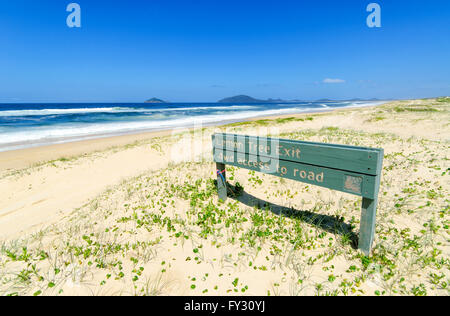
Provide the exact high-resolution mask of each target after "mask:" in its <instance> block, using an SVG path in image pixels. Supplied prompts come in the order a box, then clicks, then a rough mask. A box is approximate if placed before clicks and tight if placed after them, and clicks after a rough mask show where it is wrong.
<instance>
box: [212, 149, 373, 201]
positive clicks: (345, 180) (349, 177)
mask: <svg viewBox="0 0 450 316" xmlns="http://www.w3.org/2000/svg"><path fill="white" fill-rule="evenodd" d="M213 155H214V161H215V162H216V163H221V164H225V165H230V166H236V167H240V168H245V169H249V170H255V171H258V172H262V173H266V174H272V175H275V176H278V177H282V178H287V179H292V180H296V181H300V182H304V183H308V184H312V185H317V186H321V187H325V188H329V189H333V190H337V191H342V192H346V193H350V194H354V195H357V196H363V197H366V198H371V199H373V198H375V196H374V194H375V191H376V190H375V189H376V178H377V177H376V176H372V175H367V174H361V173H355V172H350V171H343V170H338V169H333V168H326V167H320V166H314V165H310V164H305V163H300V162H294V161H288V160H282V159H277V158H272V157H264V156H261V155H251V154H249V153H242V152H237V151H227V150H224V149H220V148H213Z"/></svg>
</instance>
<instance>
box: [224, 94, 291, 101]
mask: <svg viewBox="0 0 450 316" xmlns="http://www.w3.org/2000/svg"><path fill="white" fill-rule="evenodd" d="M276 102H287V101H284V100H281V99H268V100H258V99H255V98H252V97H249V96H248V95H237V96H234V97H230V98H225V99H222V100H220V101H218V103H276Z"/></svg>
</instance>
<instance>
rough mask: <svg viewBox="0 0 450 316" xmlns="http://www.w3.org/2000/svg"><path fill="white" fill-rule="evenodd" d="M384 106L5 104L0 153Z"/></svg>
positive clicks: (1, 116)
mask: <svg viewBox="0 0 450 316" xmlns="http://www.w3.org/2000/svg"><path fill="white" fill-rule="evenodd" d="M380 103H382V102H367V101H364V102H362V101H361V102H359V101H358V102H351V101H342V102H337V101H333V102H331V101H330V102H296V103H261V104H255V103H251V104H223V103H168V104H144V103H127V104H111V103H96V104H73V103H71V104H48V103H47V104H0V152H1V151H9V150H15V149H21V148H28V147H35V146H43V145H49V144H56V143H64V142H70V141H77V140H83V139H92V138H99V137H107V136H115V135H123V134H129V133H137V132H145V131H158V130H168V129H174V128H183V127H192V126H198V125H199V124H203V125H212V124H220V123H226V122H239V121H243V120H245V119H249V118H253V117H260V116H270V115H284V114H295V113H305V112H320V111H326V110H331V109H336V108H346V107H360V106H372V105H377V104H380Z"/></svg>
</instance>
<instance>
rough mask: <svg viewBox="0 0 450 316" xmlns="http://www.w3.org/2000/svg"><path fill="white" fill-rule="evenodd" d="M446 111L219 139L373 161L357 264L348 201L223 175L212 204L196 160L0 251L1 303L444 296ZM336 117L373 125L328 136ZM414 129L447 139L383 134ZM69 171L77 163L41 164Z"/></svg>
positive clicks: (417, 109)
mask: <svg viewBox="0 0 450 316" xmlns="http://www.w3.org/2000/svg"><path fill="white" fill-rule="evenodd" d="M449 106H450V99H449V98H441V99H430V100H414V101H399V102H393V103H389V104H386V105H383V106H380V107H374V108H370V109H364V113H361V112H358V110H356V109H353V110H351V112H349V111H342V112H333V113H321V114H308V115H307V116H299V117H287V118H273V119H271V118H267V119H263V120H256V121H249V122H243V123H235V124H230V125H228V126H227V127H224V128H226V129H227V130H228V131H240V132H245V131H246V130H247V129H252V128H259V127H264V126H267V125H275V124H276V125H277V126H279V127H280V132H279V133H278V134H277V135H273V136H277V137H281V138H287V139H296V140H305V141H317V142H326V143H338V144H347V145H354V146H366V147H382V148H384V149H385V152H386V156H385V162H384V167H383V177H382V183H381V190H380V201H379V206H378V215H377V226H376V240H375V247H374V250H373V254H372V255H371V256H370V257H366V256H364V255H363V254H362V253H360V251H358V249H357V247H356V243H357V236H358V233H359V221H360V203H361V200H360V198H357V197H354V196H351V195H347V194H344V193H339V192H335V191H331V190H328V189H323V188H318V187H314V186H311V185H306V184H302V183H298V182H294V181H290V180H285V179H281V178H277V177H274V176H271V175H265V174H260V173H257V172H254V171H248V170H243V169H239V168H234V167H229V168H227V173H228V174H227V179H228V181H229V184H230V187H231V188H232V190H231V192H230V199H229V200H228V201H227V202H226V203H223V202H220V201H218V197H217V191H216V182H215V172H214V170H215V165H214V164H213V163H212V161H211V157H210V153H206V154H205V156H204V157H203V159H201V160H199V161H195V162H181V163H171V164H169V165H168V166H167V167H165V168H162V169H160V170H156V171H149V172H144V173H142V174H141V175H140V176H137V177H133V178H129V179H126V180H124V181H123V182H122V183H120V184H119V185H115V186H112V187H110V188H108V189H107V190H106V191H105V192H104V193H103V194H101V195H100V196H98V197H97V198H95V199H93V200H91V201H89V202H88V203H86V204H85V205H83V206H81V207H80V208H78V209H76V210H74V211H73V213H72V214H71V215H70V216H67V217H65V218H63V219H61V220H60V221H59V222H57V223H54V224H53V225H51V226H49V227H46V228H45V229H43V230H41V231H39V232H36V233H34V234H30V235H28V236H24V237H23V238H20V239H15V240H3V241H1V242H0V295H36V296H37V295H73V294H88V295H177V294H178V295H199V296H201V295H270V296H276V295H327V296H328V295H329V296H334V295H376V296H382V295H415V296H425V295H448V294H449V293H450V292H449V289H450V285H449V283H450V273H449V271H450V269H449V268H450V257H449V255H450V248H449V241H450V236H449V232H450V231H449V211H450V199H449V181H448V179H449V175H450V174H449V173H450V170H449V168H448V161H449V158H450V157H449V142H448V136H449V134H448V133H449V131H448V130H445V128H446V127H447V128H448V121H447V119H448V118H449ZM349 113H351V114H353V115H360V116H361V122H362V123H361V124H362V125H365V124H369V125H370V124H373V125H371V126H369V127H367V128H362V127H361V128H359V129H358V128H356V129H355V128H350V126H349V125H346V124H344V123H342V124H341V125H340V124H331V123H332V122H338V121H339V120H337V119H336V117H340V116H348V115H349ZM320 120H323V122H322V121H320ZM425 120H429V121H430V125H427V126H434V128H436V129H439V130H441V132H442V129H443V128H444V131H443V134H444V136H445V135H446V136H447V139H446V140H445V139H444V140H442V139H440V140H436V139H434V138H427V137H425V136H426V135H425V136H422V137H421V136H420V135H415V134H410V133H407V132H405V131H398V132H396V129H395V128H396V126H394V125H395V124H397V122H402V124H407V125H408V124H410V125H414V124H415V126H417V124H419V126H420V124H422V123H421V122H422V121H425ZM318 121H320V123H318ZM364 122H366V123H364ZM308 124H316V125H308ZM377 124H383V126H385V127H389V126H392V128H382V127H381V125H377ZM413 129H414V126H413ZM204 132H206V133H211V132H212V129H209V128H207V129H205V130H204ZM269 135H270V134H269ZM180 137H182V136H180ZM166 141H169V142H175V140H174V139H173V137H167V138H158V139H154V140H152V141H143V142H142V143H134V144H131V145H129V146H142V145H145V146H149V145H150V146H152V147H153V146H154V147H155V148H157V149H158V150H161V151H163V150H164V149H163V148H166V147H165V145H162V144H163V143H164V142H166ZM126 149H127V146H123V147H120V148H112V149H110V150H126ZM108 153H109V151H104V152H102V153H95V155H108ZM77 159H87V158H86V157H84V156H80V157H70V158H69V157H68V158H65V159H59V160H58V161H52V162H47V163H48V164H55V165H56V166H57V167H59V168H63V167H64V166H66V167H67V166H68V165H69V164H71V163H73V161H74V160H77ZM90 159H93V157H90ZM44 166H48V165H44V164H42V165H40V166H39V168H42V167H44ZM34 168H35V167H34ZM27 172H33V170H31V169H30V170H28V171H27ZM9 176H20V175H19V174H15V175H9Z"/></svg>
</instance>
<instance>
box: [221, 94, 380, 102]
mask: <svg viewBox="0 0 450 316" xmlns="http://www.w3.org/2000/svg"><path fill="white" fill-rule="evenodd" d="M336 101H337V102H342V101H351V102H354V101H380V100H379V99H375V98H374V99H359V98H357V99H349V100H331V99H320V100H316V101H315V102H336ZM217 102H218V103H292V102H304V101H302V100H297V99H296V100H282V99H267V100H259V99H255V98H252V97H250V96H248V95H237V96H234V97H230V98H225V99H222V100H220V101H217Z"/></svg>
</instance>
